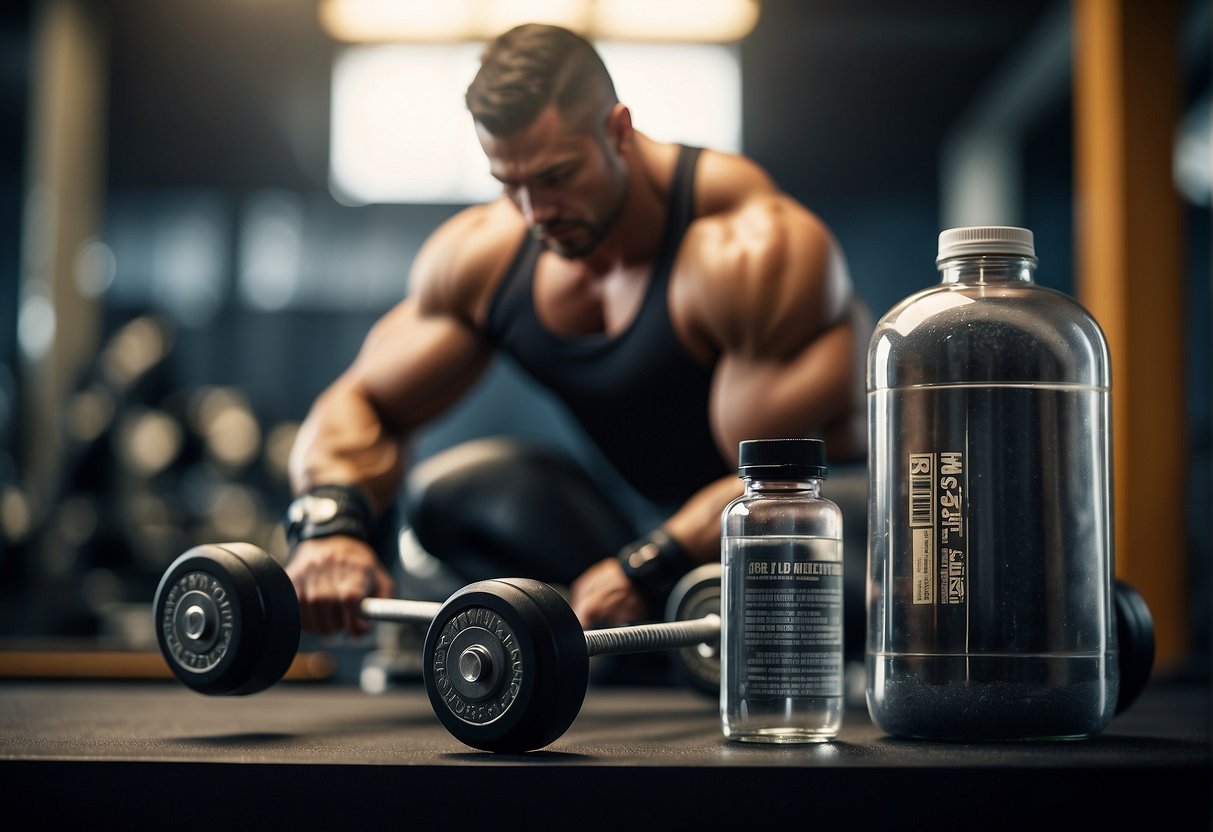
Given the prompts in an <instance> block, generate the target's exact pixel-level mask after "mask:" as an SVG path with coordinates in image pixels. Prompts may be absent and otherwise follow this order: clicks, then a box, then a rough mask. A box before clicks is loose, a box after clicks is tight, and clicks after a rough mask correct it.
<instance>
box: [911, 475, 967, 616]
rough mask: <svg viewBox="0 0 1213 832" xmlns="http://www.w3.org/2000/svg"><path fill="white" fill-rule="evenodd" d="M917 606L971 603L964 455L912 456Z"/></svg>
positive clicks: (914, 595) (914, 599) (913, 592)
mask: <svg viewBox="0 0 1213 832" xmlns="http://www.w3.org/2000/svg"><path fill="white" fill-rule="evenodd" d="M906 470H907V476H908V478H909V482H908V483H907V488H906V491H907V493H908V494H909V505H908V507H907V511H908V515H909V520H908V522H909V527H910V537H911V541H912V542H911V550H910V551H911V555H910V557H911V562H912V567H911V574H912V582H911V598H912V602H913V603H914V604H939V605H941V606H956V605H960V604H964V603H965V601H966V599H967V598H968V557H967V553H968V537H969V535H968V523H967V517H968V514H967V511H968V509H967V502H968V482H967V479H966V474H967V471H966V466H965V455H964V452H963V451H947V452H943V453H911V454H910V459H909V465H908V467H907V469H906Z"/></svg>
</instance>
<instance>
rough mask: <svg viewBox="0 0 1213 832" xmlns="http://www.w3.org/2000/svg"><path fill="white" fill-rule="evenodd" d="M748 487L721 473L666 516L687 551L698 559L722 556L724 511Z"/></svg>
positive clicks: (666, 523)
mask: <svg viewBox="0 0 1213 832" xmlns="http://www.w3.org/2000/svg"><path fill="white" fill-rule="evenodd" d="M743 490H744V487H743V485H742V482H741V480H740V479H738V478H737V477H736V476H727V477H721V478H720V479H718V480H716V481H715V482H712V483H710V484H708V485H706V486H704V487H703V488H701V489H700V490H699V491H697V492H695V494H694V495H692V496H691V498H690V499H689V500H687V501H686V502H685V503H683V505H682V507H681V508H680V509H678V511H676V512H675V513H674V514H673V515H671V516H670V518H669V519H668V520H666V522H665V524H664V526H665V530H666V531H667V532H669V533H670V535H672V536H673V537H674V538H675V539H676V540H677V541H678V542H679V543H681V544H682V546H683V548H684V549H686V551H687V554H689V555H690V556H691V558H692V559H694V560H696V561H711V560H716V559H717V558H719V557H720V514H721V512H722V511H724V507H725V506H726V505H728V504H729V501H731V500H732V499H733V498H735V497H739V496H740V495H741V493H742V491H743Z"/></svg>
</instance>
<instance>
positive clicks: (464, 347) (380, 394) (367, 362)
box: [349, 298, 491, 432]
mask: <svg viewBox="0 0 1213 832" xmlns="http://www.w3.org/2000/svg"><path fill="white" fill-rule="evenodd" d="M490 356H491V352H490V350H489V348H488V346H487V345H486V344H485V343H484V341H483V340H482V338H481V337H480V336H479V334H478V333H476V332H475V331H474V330H472V329H471V328H470V327H469V326H468V325H467V324H466V323H464V322H463V321H461V320H459V319H457V318H454V317H452V316H448V315H442V314H425V313H422V312H421V311H420V308H419V306H418V304H417V302H416V301H415V300H414V299H412V298H407V299H405V300H404V301H402V302H401V303H400V304H399V305H397V306H396V308H395V309H393V310H392V311H391V312H389V313H388V314H387V315H386V316H384V317H383V318H382V319H381V320H380V321H379V322H378V323H377V324H376V325H375V327H374V329H373V330H372V331H371V333H370V334H369V335H368V336H367V339H366V341H365V342H364V344H363V346H362V349H361V351H360V352H359V354H358V358H357V360H356V361H355V362H354V365H353V366H352V367H351V368H350V379H349V381H350V382H351V383H355V384H357V385H359V386H360V387H361V388H362V389H363V390H364V391H365V394H366V396H367V399H368V400H369V401H370V403H371V404H373V405H374V407H375V408H376V410H378V411H379V412H380V415H381V418H382V419H383V421H384V423H385V425H386V426H388V427H390V428H391V429H393V430H395V431H397V432H407V431H409V430H412V429H414V428H416V427H418V426H420V425H421V424H423V423H424V422H426V421H428V420H429V419H431V418H433V417H434V416H436V415H437V414H438V413H440V412H441V411H442V410H444V409H445V408H446V407H448V406H449V405H451V404H452V403H454V402H455V401H456V400H457V399H458V398H459V397H460V396H461V395H462V394H463V393H464V392H465V391H466V390H467V389H468V388H469V387H471V385H472V384H473V383H474V382H475V381H476V379H478V378H479V377H480V374H481V373H482V372H483V370H484V368H485V367H486V366H487V365H488V362H489V358H490Z"/></svg>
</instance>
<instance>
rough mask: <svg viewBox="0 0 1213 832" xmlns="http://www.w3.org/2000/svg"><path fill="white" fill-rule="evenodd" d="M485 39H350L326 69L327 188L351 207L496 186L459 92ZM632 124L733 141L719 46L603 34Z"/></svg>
mask: <svg viewBox="0 0 1213 832" xmlns="http://www.w3.org/2000/svg"><path fill="white" fill-rule="evenodd" d="M482 48H483V46H482V45H481V44H479V43H462V44H416V45H413V44H409V45H403V44H392V45H379V46H352V47H347V48H346V49H345V50H343V51H342V52H341V53H340V54H339V56H338V58H337V62H336V65H335V66H334V69H333V102H332V124H331V134H332V135H331V150H330V153H331V156H330V166H329V173H330V188H331V190H332V192H333V195H334V196H335V197H336V198H337V199H338V200H339V201H341V202H343V203H345V204H349V205H361V204H367V203H375V202H411V203H471V202H480V201H484V200H486V199H490V198H492V197H493V196H495V195H496V194H497V193H498V192H499V186H498V185H497V184H496V182H494V180H493V179H492V177H490V176H489V173H488V162H487V160H486V159H485V158H484V154H483V153H482V152H481V150H480V145H479V144H478V143H477V141H476V134H475V131H474V129H473V128H472V123H471V118H470V116H469V115H468V113H467V110H466V109H465V107H464V104H463V96H464V92H465V91H466V90H467V86H468V84H469V83H471V80H472V77H473V76H474V75H475V73H476V69H477V66H478V59H479V55H480V52H481V50H482ZM598 48H599V51H600V53H601V54H602V58H603V60H604V61H605V62H606V65H607V68H608V69H609V70H610V72H611V75H612V77H613V78H614V80H615V87H616V91H617V92H618V94H619V98H620V100H621V101H622V102H623V103H625V104H627V105H628V106H629V107H630V108H631V110H632V116H633V123H634V124H635V125H636V127H637V129H639V130H641V131H642V132H644V133H646V134H648V135H650V136H652V137H653V138H655V139H658V140H661V141H677V142H685V143H688V144H699V145H704V146H708V147H714V148H717V149H721V150H732V151H739V150H741V78H740V74H741V72H740V65H739V62H738V55H737V49H736V47H734V46H728V45H709V44H664V43H663V44H649V43H617V42H603V43H600V44H598Z"/></svg>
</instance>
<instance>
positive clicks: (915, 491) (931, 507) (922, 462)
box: [910, 454, 935, 528]
mask: <svg viewBox="0 0 1213 832" xmlns="http://www.w3.org/2000/svg"><path fill="white" fill-rule="evenodd" d="M934 521H935V454H910V526H911V528H913V527H920V526H933V525H935V522H934Z"/></svg>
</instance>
